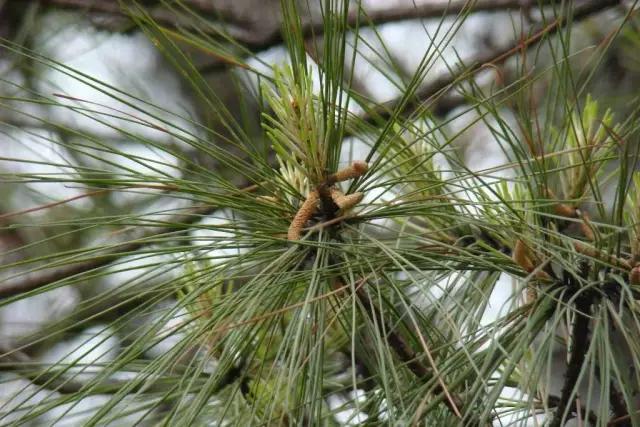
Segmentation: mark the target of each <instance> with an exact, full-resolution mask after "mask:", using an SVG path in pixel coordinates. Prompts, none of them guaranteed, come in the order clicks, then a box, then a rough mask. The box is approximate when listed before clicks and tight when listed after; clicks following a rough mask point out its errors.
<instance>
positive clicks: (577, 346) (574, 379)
mask: <svg viewBox="0 0 640 427" xmlns="http://www.w3.org/2000/svg"><path fill="white" fill-rule="evenodd" d="M575 308H576V310H575V319H574V320H573V326H572V328H571V337H572V340H573V343H572V345H571V356H570V358H569V363H568V364H567V372H566V374H565V380H564V384H563V385H562V391H561V393H560V400H559V402H558V405H557V406H556V413H555V415H554V417H553V419H552V420H551V423H550V424H549V427H561V426H562V425H563V421H564V419H565V412H568V409H571V408H574V406H573V401H574V399H572V396H573V392H574V390H575V389H576V387H577V384H578V379H579V377H580V371H581V370H582V365H583V364H584V361H585V356H586V353H587V347H588V346H589V316H588V313H589V311H590V310H591V297H590V296H585V295H582V296H579V297H578V298H577V300H576V303H575Z"/></svg>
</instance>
